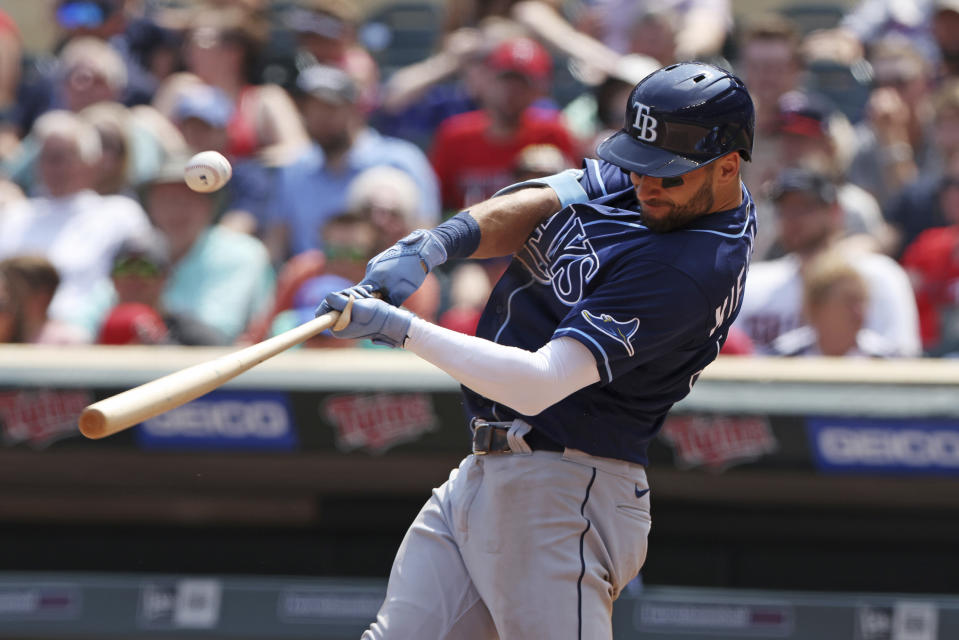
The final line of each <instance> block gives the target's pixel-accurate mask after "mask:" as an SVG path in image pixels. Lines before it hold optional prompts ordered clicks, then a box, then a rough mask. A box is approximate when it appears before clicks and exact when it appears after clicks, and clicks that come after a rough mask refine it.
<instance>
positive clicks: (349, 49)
mask: <svg viewBox="0 0 959 640" xmlns="http://www.w3.org/2000/svg"><path fill="white" fill-rule="evenodd" d="M285 17H286V19H285V24H286V26H287V28H288V29H290V31H292V32H293V34H294V35H295V36H296V44H297V48H298V50H299V52H300V54H301V55H302V56H303V57H305V58H306V60H305V61H301V62H300V63H299V66H301V67H302V66H308V65H310V64H324V65H329V66H331V67H338V68H340V69H342V70H343V71H346V72H347V73H348V74H349V76H350V77H351V78H353V81H354V82H355V83H356V85H357V89H358V91H359V98H358V101H357V105H358V106H359V108H361V109H363V110H364V111H367V112H368V111H370V110H371V109H372V108H373V106H374V105H375V103H376V102H377V99H378V98H377V89H378V86H379V75H380V74H379V69H378V68H377V66H376V62H375V61H374V60H373V56H371V55H370V54H369V52H368V51H367V50H366V49H364V48H363V47H362V46H361V45H360V43H359V42H357V40H356V26H357V24H358V23H359V20H360V14H359V11H358V9H357V3H355V2H353V1H352V0H297V1H296V2H295V3H293V5H292V6H291V7H290V8H289V9H288V10H287V11H286V16H285Z"/></svg>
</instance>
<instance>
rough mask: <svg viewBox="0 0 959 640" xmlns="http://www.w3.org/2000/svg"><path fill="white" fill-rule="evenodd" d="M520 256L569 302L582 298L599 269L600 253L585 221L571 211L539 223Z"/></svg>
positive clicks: (541, 281) (560, 297) (528, 266)
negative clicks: (595, 247) (589, 235)
mask: <svg viewBox="0 0 959 640" xmlns="http://www.w3.org/2000/svg"><path fill="white" fill-rule="evenodd" d="M517 258H518V259H519V260H520V262H522V263H523V264H524V265H525V266H526V268H527V269H528V270H529V272H530V273H531V274H532V275H533V277H534V278H535V279H536V280H537V281H538V282H540V283H541V284H551V285H552V287H553V291H554V292H555V293H556V297H557V298H559V299H560V300H561V301H562V302H563V304H566V305H569V306H573V305H574V304H576V303H577V302H579V301H580V300H581V299H582V297H583V289H584V288H585V285H586V283H587V282H589V281H590V280H592V279H593V276H595V275H596V273H597V272H598V271H599V256H597V255H596V251H595V250H594V249H593V245H592V244H591V243H590V241H589V239H588V238H587V237H586V231H585V230H584V229H583V223H582V221H581V220H580V219H579V218H578V217H577V216H576V215H575V214H574V213H572V212H571V211H566V212H560V213H558V214H556V215H554V216H553V217H552V218H550V219H549V220H547V221H546V222H544V223H543V224H541V225H540V226H538V227H536V229H535V230H534V231H533V234H532V235H531V236H530V237H529V240H527V241H526V244H525V245H524V246H523V249H522V251H520V253H519V254H518V255H517Z"/></svg>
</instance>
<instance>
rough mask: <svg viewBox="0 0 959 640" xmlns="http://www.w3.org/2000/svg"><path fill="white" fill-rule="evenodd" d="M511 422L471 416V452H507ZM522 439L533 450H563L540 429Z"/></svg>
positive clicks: (508, 450)
mask: <svg viewBox="0 0 959 640" xmlns="http://www.w3.org/2000/svg"><path fill="white" fill-rule="evenodd" d="M512 426H513V423H512V422H487V421H485V420H480V419H478V418H473V420H472V421H471V422H470V429H471V430H472V432H473V453H474V454H476V455H485V454H487V453H509V452H510V448H509V439H508V438H507V437H506V434H507V433H509V430H510V427H512ZM523 440H525V441H526V444H528V445H529V448H530V449H532V450H533V451H563V450H564V447H563V445H561V444H559V443H558V442H555V441H553V440H552V439H550V438H549V437H547V436H545V435H544V434H543V433H542V432H541V431H536V430H535V429H533V430H531V431H530V432H529V433H527V434H526V435H525V436H523Z"/></svg>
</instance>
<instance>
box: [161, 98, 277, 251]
mask: <svg viewBox="0 0 959 640" xmlns="http://www.w3.org/2000/svg"><path fill="white" fill-rule="evenodd" d="M233 112H234V109H233V102H232V101H231V100H230V98H229V96H227V95H226V93H224V92H223V91H222V90H221V89H219V88H217V87H213V86H210V85H207V84H192V83H191V84H187V85H186V86H185V87H183V89H182V90H181V91H180V92H179V94H178V96H177V98H176V101H175V103H174V105H173V110H172V113H173V115H172V119H173V123H174V124H175V125H176V126H177V128H178V129H179V130H180V132H181V133H182V134H183V139H184V141H185V142H186V145H187V147H189V150H190V153H197V152H200V151H219V152H220V153H222V154H224V155H225V156H226V157H227V159H228V160H230V164H231V165H232V167H233V176H232V178H231V179H230V181H229V182H228V183H227V184H226V186H225V187H224V188H223V193H222V194H221V197H220V199H219V201H218V202H219V210H218V211H217V216H216V219H217V222H218V223H219V224H221V225H224V226H227V227H229V228H231V229H234V230H236V231H240V232H242V233H248V234H252V235H257V236H260V235H261V234H263V233H264V232H265V230H266V221H267V212H268V210H269V201H270V198H271V197H272V178H273V173H274V171H275V168H274V167H270V166H267V165H265V164H264V163H262V162H260V160H259V159H258V158H255V157H249V156H248V157H235V156H231V155H230V149H229V147H230V139H229V132H228V127H229V123H230V121H231V120H232V118H233Z"/></svg>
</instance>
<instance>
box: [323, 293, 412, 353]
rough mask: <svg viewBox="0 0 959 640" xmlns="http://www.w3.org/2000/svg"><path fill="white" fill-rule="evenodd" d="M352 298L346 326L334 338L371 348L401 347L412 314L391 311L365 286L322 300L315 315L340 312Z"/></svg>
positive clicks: (398, 310)
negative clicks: (367, 341)
mask: <svg viewBox="0 0 959 640" xmlns="http://www.w3.org/2000/svg"><path fill="white" fill-rule="evenodd" d="M351 296H352V297H353V307H352V312H351V314H352V315H351V317H350V323H349V324H348V325H347V326H346V327H345V328H343V329H341V330H339V331H336V330H334V331H333V332H332V333H333V335H334V336H336V337H337V338H354V339H357V338H369V339H370V340H372V341H373V342H374V343H375V344H385V345H387V346H390V347H402V346H403V343H404V342H405V341H406V336H407V334H408V333H409V330H410V324H411V323H412V322H413V314H412V313H410V312H409V311H407V310H406V309H400V308H398V307H394V306H392V305H391V304H389V303H388V302H384V301H383V300H380V299H379V298H377V297H375V296H374V295H373V289H372V287H370V286H369V285H357V286H354V287H350V288H349V289H344V290H343V291H336V292H334V293H331V294H329V295H327V296H326V298H325V299H324V300H323V304H321V305H320V306H319V307H318V308H317V310H316V311H317V315H320V314H322V313H326V312H327V311H329V310H330V309H332V310H334V311H343V310H344V309H345V308H346V306H347V305H348V304H349V302H350V297H351Z"/></svg>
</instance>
